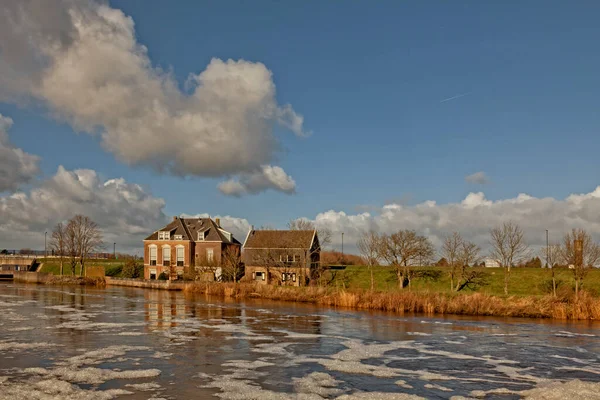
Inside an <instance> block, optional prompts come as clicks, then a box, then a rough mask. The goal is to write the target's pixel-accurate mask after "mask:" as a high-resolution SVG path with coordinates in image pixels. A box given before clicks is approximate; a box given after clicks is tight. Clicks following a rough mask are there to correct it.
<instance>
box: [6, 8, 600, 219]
mask: <svg viewBox="0 0 600 400" xmlns="http://www.w3.org/2000/svg"><path fill="white" fill-rule="evenodd" d="M109 4H110V6H111V7H113V8H117V9H121V10H122V11H123V12H124V13H125V14H126V15H128V16H130V17H131V18H132V19H133V20H134V21H135V33H136V38H137V41H138V42H139V43H140V44H142V45H144V46H146V48H147V49H148V56H149V59H150V60H151V62H152V63H153V65H154V67H160V68H163V69H164V70H167V71H169V70H170V71H171V73H172V74H173V76H174V77H175V78H176V80H177V82H178V84H179V85H180V88H181V90H186V89H185V81H186V79H187V78H188V75H189V74H190V73H194V74H198V73H200V72H202V71H203V70H205V69H206V67H207V65H208V64H209V63H210V61H211V59H213V58H220V59H222V60H227V59H234V60H240V59H243V60H247V61H250V62H253V63H256V62H260V63H263V64H264V65H265V66H266V68H268V69H269V70H270V71H271V72H272V74H273V77H272V79H273V82H274V83H275V85H276V98H277V102H278V104H280V105H285V104H288V103H289V104H291V105H292V106H293V109H294V110H295V111H296V112H297V113H298V114H301V115H303V116H304V129H305V130H306V131H311V132H312V134H311V135H310V136H309V137H306V138H302V137H298V136H296V135H293V134H291V133H290V132H289V131H287V130H286V129H283V128H281V127H276V128H275V135H276V137H277V138H278V140H279V141H280V143H281V145H282V149H281V151H279V152H277V153H276V154H275V159H274V160H273V161H274V163H273V164H274V165H278V166H281V167H282V168H283V169H284V170H285V172H286V173H287V174H289V175H290V176H291V177H292V178H293V179H294V180H295V182H296V193H295V194H292V195H289V194H285V193H281V192H279V191H273V190H267V191H264V192H261V193H259V194H254V195H246V196H242V197H231V196H226V195H224V194H222V193H221V192H219V190H217V189H216V185H217V183H218V182H220V181H222V180H223V178H225V177H223V176H221V177H212V178H207V177H194V176H189V177H187V178H180V177H175V176H171V175H160V174H157V173H156V172H155V171H153V170H152V169H150V168H148V167H146V166H143V165H141V166H140V165H138V166H129V165H127V164H126V163H124V162H122V161H120V160H118V159H116V158H115V156H114V155H113V153H111V152H109V151H106V150H105V149H103V147H102V144H101V140H100V138H99V137H98V136H92V135H88V134H85V133H75V132H74V131H75V129H74V128H73V124H71V123H69V122H60V121H58V120H57V119H55V118H53V116H52V115H53V111H52V110H51V109H49V107H45V106H44V105H43V104H34V105H32V104H28V105H23V104H20V105H16V104H14V102H10V101H5V102H2V103H0V114H2V115H4V116H6V117H10V118H12V120H13V122H14V125H13V126H12V127H11V129H10V138H11V141H12V143H13V144H14V145H15V146H16V147H19V148H22V149H23V150H24V151H26V152H28V153H31V154H36V155H39V156H40V157H41V161H40V167H41V170H42V174H43V175H44V176H48V177H49V176H52V175H53V174H54V173H55V172H56V170H57V168H58V166H59V165H63V166H64V167H65V168H66V169H68V170H73V169H78V168H87V169H91V170H95V171H96V172H97V173H98V174H99V175H100V176H102V177H103V178H105V179H108V178H116V177H123V178H124V179H125V180H126V181H127V182H132V183H137V184H140V185H142V187H143V188H144V189H145V190H147V191H148V192H150V193H152V195H154V196H156V197H160V198H163V199H164V200H165V201H166V206H165V209H164V211H165V213H166V214H168V215H174V214H180V213H188V214H195V213H209V214H211V215H216V214H221V215H232V216H236V217H242V218H245V219H247V220H248V221H250V222H251V223H253V224H255V225H262V224H270V225H275V226H280V227H283V226H284V225H285V222H286V221H288V220H289V219H291V218H295V217H300V216H306V217H309V218H313V217H314V216H315V215H316V214H318V213H320V212H323V211H327V210H330V209H332V210H337V211H345V212H346V213H352V214H354V213H357V212H360V210H364V209H368V208H369V207H378V206H382V205H384V204H386V203H404V204H417V203H420V202H423V201H425V200H435V201H436V202H437V203H438V204H445V203H456V202H460V201H461V200H462V199H464V198H465V196H466V195H467V194H468V193H470V192H478V191H483V192H485V195H486V198H487V199H491V200H500V199H507V198H513V197H515V196H517V194H519V193H527V194H529V195H532V196H535V197H538V198H542V197H553V198H558V199H563V198H565V197H566V196H568V195H569V194H571V193H588V192H591V191H592V190H594V188H595V187H596V186H597V185H598V184H600V180H599V179H598V172H599V171H598V162H597V157H598V150H597V149H598V146H599V145H600V135H599V127H600V112H599V109H598V105H599V101H598V93H599V92H600V78H599V75H598V71H600V53H599V52H598V51H597V45H598V43H597V41H598V38H599V37H600V24H598V16H599V14H600V4H598V3H597V2H593V1H589V2H585V1H581V2H577V3H570V4H568V3H565V2H558V1H552V2H551V1H543V2H542V1H525V2H520V3H515V2H493V3H492V2H480V1H453V2H442V1H432V2H398V1H379V2H364V1H348V2H339V1H329V2H317V1H309V2H295V3H292V2H275V1H261V2H242V1H224V2H200V1H179V2H168V3H167V2H159V1H151V0H143V1H142V0H127V1H110V3H109ZM54 116H56V114H54ZM479 171H483V172H484V173H485V174H486V175H487V176H488V177H489V181H490V182H489V183H487V184H485V185H477V184H472V183H468V182H466V181H465V177H466V176H468V175H470V174H473V173H476V172H479ZM40 179H41V178H40ZM33 185H35V183H34V184H33Z"/></svg>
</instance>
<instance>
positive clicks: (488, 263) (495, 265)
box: [483, 258, 500, 268]
mask: <svg viewBox="0 0 600 400" xmlns="http://www.w3.org/2000/svg"><path fill="white" fill-rule="evenodd" d="M483 262H484V263H485V267H486V268H500V264H498V261H496V260H494V259H491V258H486V259H485V260H483Z"/></svg>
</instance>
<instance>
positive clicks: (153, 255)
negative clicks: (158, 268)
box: [150, 245, 156, 265]
mask: <svg viewBox="0 0 600 400" xmlns="http://www.w3.org/2000/svg"><path fill="white" fill-rule="evenodd" d="M150 265H156V246H154V245H152V246H150Z"/></svg>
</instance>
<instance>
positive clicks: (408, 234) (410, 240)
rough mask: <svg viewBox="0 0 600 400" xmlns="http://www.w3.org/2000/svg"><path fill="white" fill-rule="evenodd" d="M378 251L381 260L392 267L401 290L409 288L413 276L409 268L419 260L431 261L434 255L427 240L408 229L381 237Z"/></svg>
mask: <svg viewBox="0 0 600 400" xmlns="http://www.w3.org/2000/svg"><path fill="white" fill-rule="evenodd" d="M379 249H380V250H379V254H380V256H381V258H383V259H384V260H386V261H387V262H388V264H390V265H391V266H392V267H394V269H395V271H396V277H397V278H398V287H399V288H401V289H402V288H404V287H406V286H409V287H410V284H411V279H412V277H413V275H414V273H413V271H412V268H411V267H412V266H414V265H415V264H418V263H419V260H423V259H426V260H429V259H431V257H432V256H433V253H434V250H433V245H432V244H431V242H430V241H429V239H427V238H426V237H425V236H420V235H417V233H416V232H415V231H413V230H408V229H406V230H402V231H398V232H396V233H392V234H391V235H382V236H381V241H380V246H379Z"/></svg>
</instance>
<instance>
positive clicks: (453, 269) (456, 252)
mask: <svg viewBox="0 0 600 400" xmlns="http://www.w3.org/2000/svg"><path fill="white" fill-rule="evenodd" d="M462 244H463V238H462V236H461V235H460V233H458V232H453V233H452V235H449V236H446V238H445V239H444V244H443V245H442V256H443V257H444V258H445V259H446V261H447V262H448V268H449V275H450V290H454V279H455V278H456V277H457V275H458V269H459V259H460V249H461V246H462Z"/></svg>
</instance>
